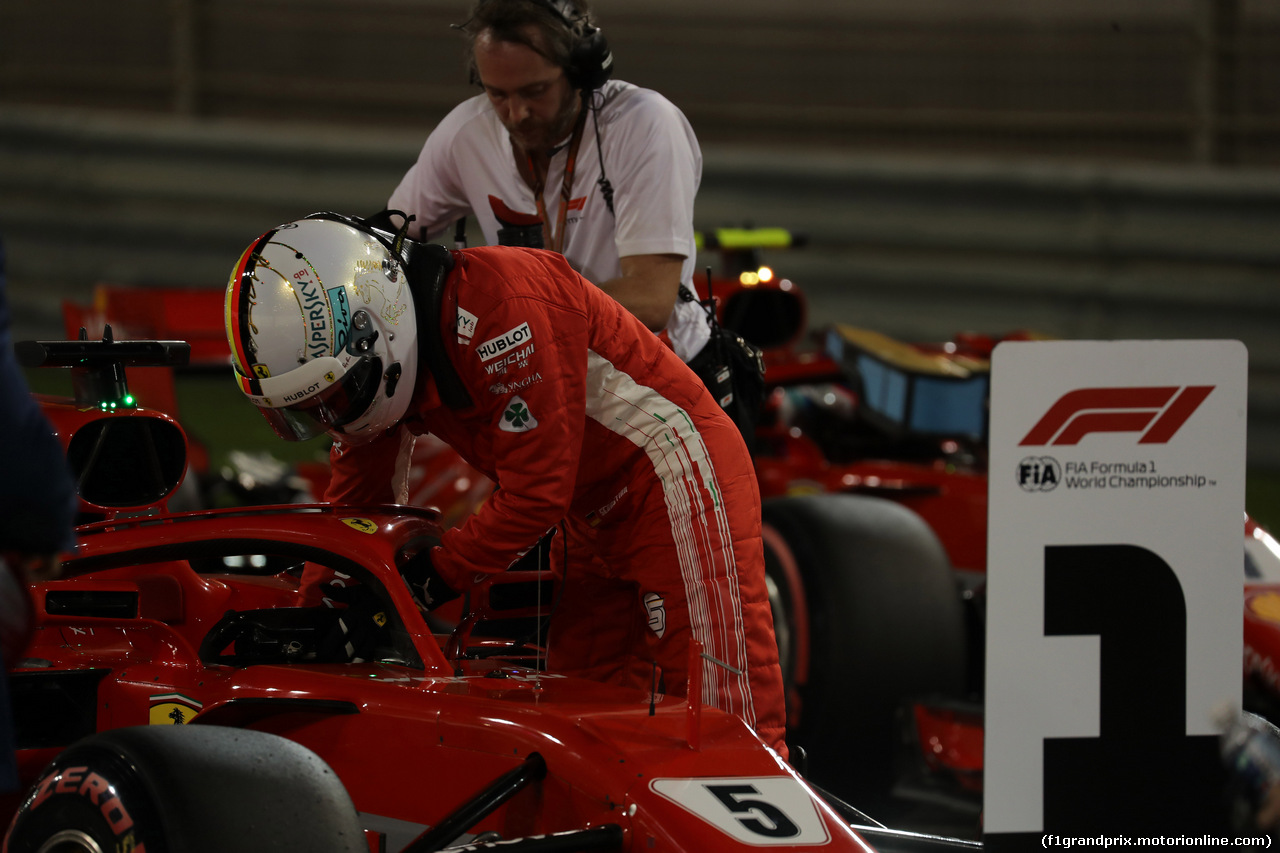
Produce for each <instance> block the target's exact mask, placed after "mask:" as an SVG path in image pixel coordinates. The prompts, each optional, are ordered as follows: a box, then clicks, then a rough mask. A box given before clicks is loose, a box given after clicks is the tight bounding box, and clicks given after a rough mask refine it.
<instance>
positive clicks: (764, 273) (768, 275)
mask: <svg viewBox="0 0 1280 853" xmlns="http://www.w3.org/2000/svg"><path fill="white" fill-rule="evenodd" d="M756 275H758V276H760V280H761V281H773V270H771V269H769V268H768V267H760V270H759V271H758V272H757V273H756Z"/></svg>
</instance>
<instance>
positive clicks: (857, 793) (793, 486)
mask: <svg viewBox="0 0 1280 853" xmlns="http://www.w3.org/2000/svg"><path fill="white" fill-rule="evenodd" d="M792 239H793V238H792V237H791V235H788V234H786V233H784V232H775V231H749V232H741V231H719V232H712V233H708V234H706V235H704V236H703V240H704V248H707V249H708V250H716V251H719V252H721V253H722V256H723V258H724V261H725V266H724V268H723V269H722V270H721V271H720V272H719V273H718V274H717V275H715V276H710V275H709V276H708V279H706V280H702V281H700V282H699V283H698V284H699V289H700V290H701V291H702V293H701V294H700V295H701V296H702V297H703V298H704V299H712V298H714V302H715V304H716V306H717V309H718V310H717V316H718V317H719V319H720V321H721V322H722V323H723V324H724V325H726V326H729V327H731V328H735V329H737V330H739V331H740V332H742V333H743V334H744V335H745V336H746V337H747V338H748V339H750V340H752V341H753V342H757V343H758V344H760V345H762V346H763V347H764V348H765V357H766V360H767V362H768V377H767V378H768V380H769V382H770V383H771V385H772V386H773V390H772V395H771V397H770V398H769V402H768V404H767V410H768V411H767V413H766V423H765V424H764V425H763V426H762V427H761V429H760V433H759V437H758V441H757V450H758V451H759V452H758V454H757V456H756V470H757V475H758V478H759V482H760V487H761V493H762V495H763V496H764V497H765V498H766V506H765V518H764V521H765V526H764V534H765V539H766V563H767V568H768V571H769V584H770V592H771V596H772V599H773V603H774V618H775V629H776V634H777V637H778V641H779V646H780V652H781V655H782V662H783V668H784V676H785V679H786V683H787V688H788V716H789V720H788V722H789V738H788V740H789V743H791V744H792V745H793V746H795V747H799V748H800V749H799V750H797V755H803V754H804V752H806V751H807V753H808V758H807V763H806V765H805V766H806V768H807V771H808V773H809V775H810V776H811V777H812V778H813V779H815V780H818V781H819V782H821V783H824V784H826V785H829V786H830V787H831V788H832V789H834V790H837V791H840V792H841V793H845V794H847V795H848V796H851V797H854V798H857V799H862V798H867V801H868V802H869V803H872V804H876V803H881V802H883V797H882V795H884V794H885V793H886V792H887V790H888V788H889V782H890V780H891V778H892V761H893V753H894V749H893V746H894V740H895V737H896V727H895V715H896V713H897V708H898V707H899V705H900V703H901V702H902V701H903V699H904V698H905V697H909V696H914V695H918V694H922V693H944V692H945V693H956V692H960V691H961V690H962V689H963V687H964V684H965V676H964V673H965V670H966V666H967V662H966V654H967V652H966V649H965V643H964V634H965V624H964V620H965V615H964V611H963V608H962V606H961V603H960V599H959V597H958V596H957V594H956V588H955V581H954V578H953V575H952V572H951V568H950V566H951V561H950V560H949V559H948V556H947V551H946V549H945V548H944V547H942V545H941V544H940V542H939V539H938V536H937V534H936V533H934V532H933V531H932V530H931V529H930V526H929V525H930V523H938V524H943V523H946V522H948V521H949V520H950V519H952V518H958V516H957V514H956V513H955V511H954V509H955V507H956V506H958V505H959V502H960V501H963V502H965V503H966V504H967V505H969V506H967V508H966V510H965V512H966V513H969V514H970V515H971V514H972V512H974V511H975V509H974V506H973V504H974V502H975V501H981V503H979V504H977V505H976V511H978V512H982V511H984V508H983V504H984V503H985V491H983V490H984V489H985V480H984V479H983V478H982V476H981V474H980V472H976V471H971V470H969V468H965V469H963V470H960V469H957V468H956V467H955V466H954V465H950V464H948V465H947V466H942V465H936V464H934V460H933V459H932V458H925V457H922V458H921V459H920V460H915V459H911V460H910V461H908V462H906V463H903V466H904V467H903V470H904V471H907V472H908V473H907V474H906V475H903V474H899V473H896V471H897V467H898V465H899V462H898V461H895V460H894V457H895V455H896V456H898V457H902V455H903V454H904V453H906V452H907V449H908V444H907V443H903V444H902V445H901V446H899V447H896V448H894V449H893V451H892V452H890V453H886V454H883V455H880V456H876V455H874V454H870V453H869V452H868V451H869V449H870V448H871V446H872V442H873V441H880V437H879V436H880V433H879V432H878V431H877V430H876V429H869V428H868V427H867V426H865V425H863V424H862V423H861V421H857V422H856V423H857V429H856V431H855V432H850V429H849V427H850V423H851V422H850V420H849V415H851V414H854V413H856V412H857V411H858V407H857V406H855V405H854V402H855V400H856V397H855V396H854V393H853V392H852V390H851V389H850V387H849V385H848V383H847V382H846V381H845V373H844V371H843V369H842V367H841V365H840V364H839V363H838V362H837V361H835V360H833V359H832V358H831V356H830V355H828V354H827V353H826V352H824V351H822V350H814V349H810V348H806V347H804V346H802V344H803V341H802V340H801V338H802V335H803V332H804V326H805V320H806V317H805V312H806V306H805V302H804V298H803V296H802V294H801V293H800V291H799V289H798V288H797V287H795V286H794V285H793V284H792V283H791V282H788V281H785V280H782V279H774V278H771V277H770V276H769V274H768V273H767V272H765V271H763V270H762V268H761V267H760V266H759V264H757V263H755V262H754V253H755V252H756V250H757V249H758V248H759V247H762V246H769V245H774V244H778V243H779V242H781V243H789V242H791V241H792ZM220 296H221V295H220V294H219V293H217V292H214V291H209V290H199V289H181V288H131V287H120V286H108V285H104V286H100V287H99V288H98V289H97V291H96V293H95V298H94V302H93V304H92V305H91V306H76V305H71V304H68V305H65V306H64V313H65V318H66V325H67V330H68V334H69V336H75V334H76V333H77V332H78V330H79V329H81V328H87V329H88V332H89V334H90V335H91V336H93V337H97V336H99V335H101V334H102V330H103V327H104V326H105V325H106V324H110V325H111V327H112V328H113V329H114V330H115V335H116V337H118V338H121V339H137V338H150V337H168V336H171V335H172V336H175V337H176V336H181V337H183V338H186V339H189V340H190V341H191V344H192V363H193V364H195V365H202V366H205V367H218V368H223V367H225V365H226V364H227V359H228V358H229V353H228V351H227V348H226V343H225V334H224V331H223V328H222V312H221V303H220ZM135 373H137V374H138V375H139V377H140V379H141V381H144V382H145V383H146V386H145V393H144V394H141V395H140V396H142V397H143V398H144V399H146V400H154V401H158V404H159V405H160V407H161V408H163V409H164V410H165V411H168V412H170V413H174V414H176V413H177V409H176V395H175V394H174V391H173V385H172V378H171V376H169V375H167V374H165V373H164V372H163V371H156V370H141V371H138V370H135ZM984 387H985V386H984ZM198 426H199V425H195V427H196V428H198ZM967 449H968V445H966V448H965V451H966V452H967ZM911 452H915V451H911ZM953 456H954V457H955V458H956V459H960V458H962V457H963V456H964V453H963V452H956V453H955V454H953ZM198 458H199V457H197V459H198ZM880 460H888V461H880ZM244 464H245V465H246V467H250V466H252V465H254V464H256V465H257V468H258V470H257V471H253V470H242V471H240V472H238V474H237V475H236V476H235V477H233V482H232V484H231V485H232V486H233V487H234V486H235V483H236V482H239V481H244V482H253V483H254V484H255V485H256V487H257V491H258V494H252V493H247V492H245V491H244V490H240V489H238V488H237V489H236V490H237V492H238V495H237V497H238V499H240V500H243V501H247V502H263V501H264V497H263V494H262V493H263V492H265V493H266V498H265V500H266V501H269V502H278V501H280V500H284V499H287V498H283V497H282V494H285V493H287V492H288V491H289V488H287V487H286V488H279V487H277V486H276V485H273V484H272V480H273V478H272V477H271V476H270V475H269V476H267V477H265V478H264V477H262V476H260V474H261V471H262V470H264V469H269V468H271V467H272V466H270V465H265V464H262V462H261V460H248V461H247V462H245V463H244ZM299 474H300V475H302V482H303V484H304V486H303V488H301V489H297V490H296V492H297V497H298V499H308V498H310V497H314V496H317V495H321V494H323V489H324V485H325V482H326V479H327V474H328V472H327V468H326V466H324V465H322V464H302V465H299V466H297V467H296V470H293V471H289V472H288V474H287V475H286V474H285V473H284V470H283V468H279V469H277V476H276V477H275V478H274V482H275V483H277V484H278V483H280V482H283V481H285V480H287V479H289V478H292V480H291V482H294V483H295V484H296V483H297V482H298V479H297V475H299ZM922 477H924V478H927V480H928V483H927V484H926V486H925V487H921V486H920V484H919V483H918V482H917V480H918V479H919V478H922ZM264 480H265V481H266V482H265V484H264ZM904 482H905V483H906V484H907V485H906V486H905V487H904V486H903V483H904ZM208 484H212V488H213V489H220V490H223V491H224V492H225V490H226V488H227V487H228V482H227V481H226V480H225V479H222V478H219V477H210V478H209V479H208V482H207V484H206V486H208ZM409 484H410V497H409V503H410V504H411V505H415V506H431V507H435V508H437V509H438V510H439V512H440V521H441V523H442V524H444V525H446V526H448V525H453V524H458V523H461V521H462V520H463V519H465V518H466V517H467V516H468V515H469V514H470V513H472V512H473V511H474V510H475V508H476V507H477V506H478V505H479V503H480V502H482V501H483V500H485V499H486V498H487V496H488V494H489V493H490V491H491V489H492V487H493V484H492V483H490V482H489V481H488V480H487V479H485V478H484V477H483V475H481V474H479V473H478V472H476V471H475V470H474V469H472V468H471V467H470V466H468V465H467V464H466V463H465V462H463V461H462V460H461V459H460V458H459V457H458V456H457V455H456V454H455V453H454V452H453V451H452V450H451V449H450V448H449V447H448V446H447V445H445V444H443V443H442V442H440V441H438V440H436V439H434V438H433V437H431V436H423V437H421V438H420V439H419V440H418V442H417V444H416V447H415V453H414V463H413V468H412V470H411V471H410V475H409ZM205 491H206V492H208V491H209V488H206V489H205ZM939 491H942V492H944V494H937V493H938V492H939ZM904 497H913V498H918V499H920V502H923V504H931V505H932V506H934V507H936V509H935V510H934V511H933V512H932V513H928V514H926V513H925V512H924V511H923V510H924V509H925V507H924V506H923V505H921V504H920V503H919V502H918V503H917V504H916V505H911V506H908V505H904V504H903V503H902V502H901V499H902V498H904ZM210 503H212V501H209V500H206V501H205V502H204V505H206V506H207V505H210ZM926 518H928V521H926ZM967 520H968V519H967V518H958V520H957V521H956V522H953V523H952V526H953V528H955V529H956V530H963V531H967V530H968V529H969V527H968V526H967V525H966V524H964V523H961V522H962V521H967ZM903 626H910V628H909V629H903Z"/></svg>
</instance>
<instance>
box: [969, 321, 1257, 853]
mask: <svg viewBox="0 0 1280 853" xmlns="http://www.w3.org/2000/svg"><path fill="white" fill-rule="evenodd" d="M991 373H992V384H991V429H990V436H991V442H990V470H989V487H988V488H989V499H990V504H989V515H988V563H987V566H988V568H987V571H988V600H987V617H988V622H987V652H986V653H987V664H986V701H985V704H986V715H985V716H986V719H985V757H984V803H983V805H984V832H985V837H984V841H985V842H986V844H987V847H988V849H990V850H994V851H999V850H1001V849H1023V848H1025V846H1026V844H1027V843H1028V842H1030V841H1031V840H1032V838H1034V843H1035V844H1036V845H1038V844H1039V843H1040V837H1041V835H1042V834H1044V833H1056V834H1058V835H1078V836H1085V835H1088V834H1090V833H1098V832H1108V831H1109V832H1112V833H1116V832H1133V833H1138V832H1141V831H1143V830H1144V829H1149V830H1151V831H1152V832H1173V831H1204V830H1207V829H1209V828H1211V827H1209V826H1208V825H1207V824H1208V823H1209V822H1211V821H1212V820H1213V817H1212V816H1211V815H1210V814H1209V811H1210V810H1211V809H1213V808H1215V807H1216V806H1217V804H1218V803H1219V802H1220V801H1221V797H1220V785H1221V775H1220V774H1221V766H1220V762H1219V760H1218V758H1217V737H1216V736H1217V734H1218V730H1217V727H1216V725H1215V723H1214V713H1215V711H1216V710H1218V709H1219V708H1221V707H1222V706H1223V705H1225V704H1228V703H1229V704H1231V705H1233V706H1234V707H1237V708H1238V707H1239V704H1240V696H1241V666H1242V664H1241V658H1242V653H1243V652H1242V645H1243V642H1242V601H1243V571H1242V565H1243V546H1242V535H1243V516H1244V479H1245V415H1246V402H1247V353H1246V351H1245V348H1244V346H1243V345H1242V344H1240V343H1239V342H1236V341H1112V342H1100V341H1035V342H1006V343H1002V344H1000V345H999V346H998V347H997V348H996V350H995V353H994V356H993V359H992V371H991ZM1206 789H1208V790H1206ZM1212 828H1216V827H1212Z"/></svg>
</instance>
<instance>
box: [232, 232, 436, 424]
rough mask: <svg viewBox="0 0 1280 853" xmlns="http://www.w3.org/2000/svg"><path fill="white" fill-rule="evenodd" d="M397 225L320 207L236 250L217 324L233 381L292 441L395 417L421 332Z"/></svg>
mask: <svg viewBox="0 0 1280 853" xmlns="http://www.w3.org/2000/svg"><path fill="white" fill-rule="evenodd" d="M402 239H403V235H399V236H398V235H395V234H391V233H388V232H386V231H383V230H380V229H378V228H375V227H373V226H371V225H370V224H369V223H368V222H366V221H364V220H359V219H354V218H351V217H344V216H341V215H338V214H329V213H317V214H312V215H311V216H309V217H307V218H306V219H300V220H297V221H295V222H289V223H287V224H285V225H281V226H279V227H278V228H274V229H272V230H270V231H268V232H267V233H266V234H263V235H262V236H261V237H259V238H258V239H257V240H255V241H254V242H253V243H252V244H251V245H250V246H249V248H247V249H246V250H245V251H244V253H243V254H242V255H241V256H240V260H239V261H238V262H237V263H236V266H235V268H234V269H233V270H232V271H231V280H230V281H229V282H228V284H227V296H226V330H227V340H228V342H229V343H230V344H231V355H232V364H233V366H234V367H235V373H236V380H237V383H238V384H239V386H240V390H241V391H243V392H244V394H245V396H246V397H248V398H249V401H250V402H251V403H253V404H254V405H255V406H257V407H258V409H259V411H261V412H262V414H263V415H264V416H265V417H266V419H267V422H268V423H270V424H271V427H272V429H274V430H275V431H276V433H277V434H278V435H279V436H280V437H281V438H285V439H288V440H290V441H302V440H305V439H308V438H312V437H314V436H317V435H319V434H321V433H328V434H330V435H331V436H333V437H334V438H336V439H339V440H341V441H342V442H343V443H346V444H359V443H363V442H365V441H369V440H371V439H373V438H376V437H378V436H379V435H382V434H383V432H385V431H386V430H387V429H389V428H391V427H393V426H395V424H396V423H398V422H399V421H400V419H401V418H403V417H404V414H405V412H406V411H407V410H408V407H409V400H410V398H411V397H412V396H413V389H414V383H415V381H416V379H417V372H418V371H417V366H418V334H417V320H416V317H415V315H414V305H413V298H412V296H411V295H410V293H409V283H408V279H407V276H406V274H405V269H404V267H405V259H404V256H403V252H402V251H400V250H399V249H400V246H401V245H402Z"/></svg>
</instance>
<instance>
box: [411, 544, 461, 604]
mask: <svg viewBox="0 0 1280 853" xmlns="http://www.w3.org/2000/svg"><path fill="white" fill-rule="evenodd" d="M432 550H433V549H431V548H423V549H422V550H421V551H419V552H418V553H417V554H414V555H413V556H412V557H411V558H409V560H407V561H406V562H405V563H404V564H402V565H401V566H400V574H401V576H402V577H403V578H404V582H405V583H406V584H408V586H409V592H410V593H412V594H413V600H414V602H415V603H416V604H417V605H418V607H419V608H421V609H422V610H435V609H436V608H437V607H439V606H440V605H442V604H444V603H445V602H447V601H453V600H454V599H455V598H457V597H458V596H459V595H461V593H459V592H458V591H457V590H455V589H454V588H453V587H451V586H449V585H448V584H447V583H445V582H444V578H442V577H440V574H439V573H438V572H437V571H436V567H435V566H434V565H433V564H432V562H431V551H432Z"/></svg>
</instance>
